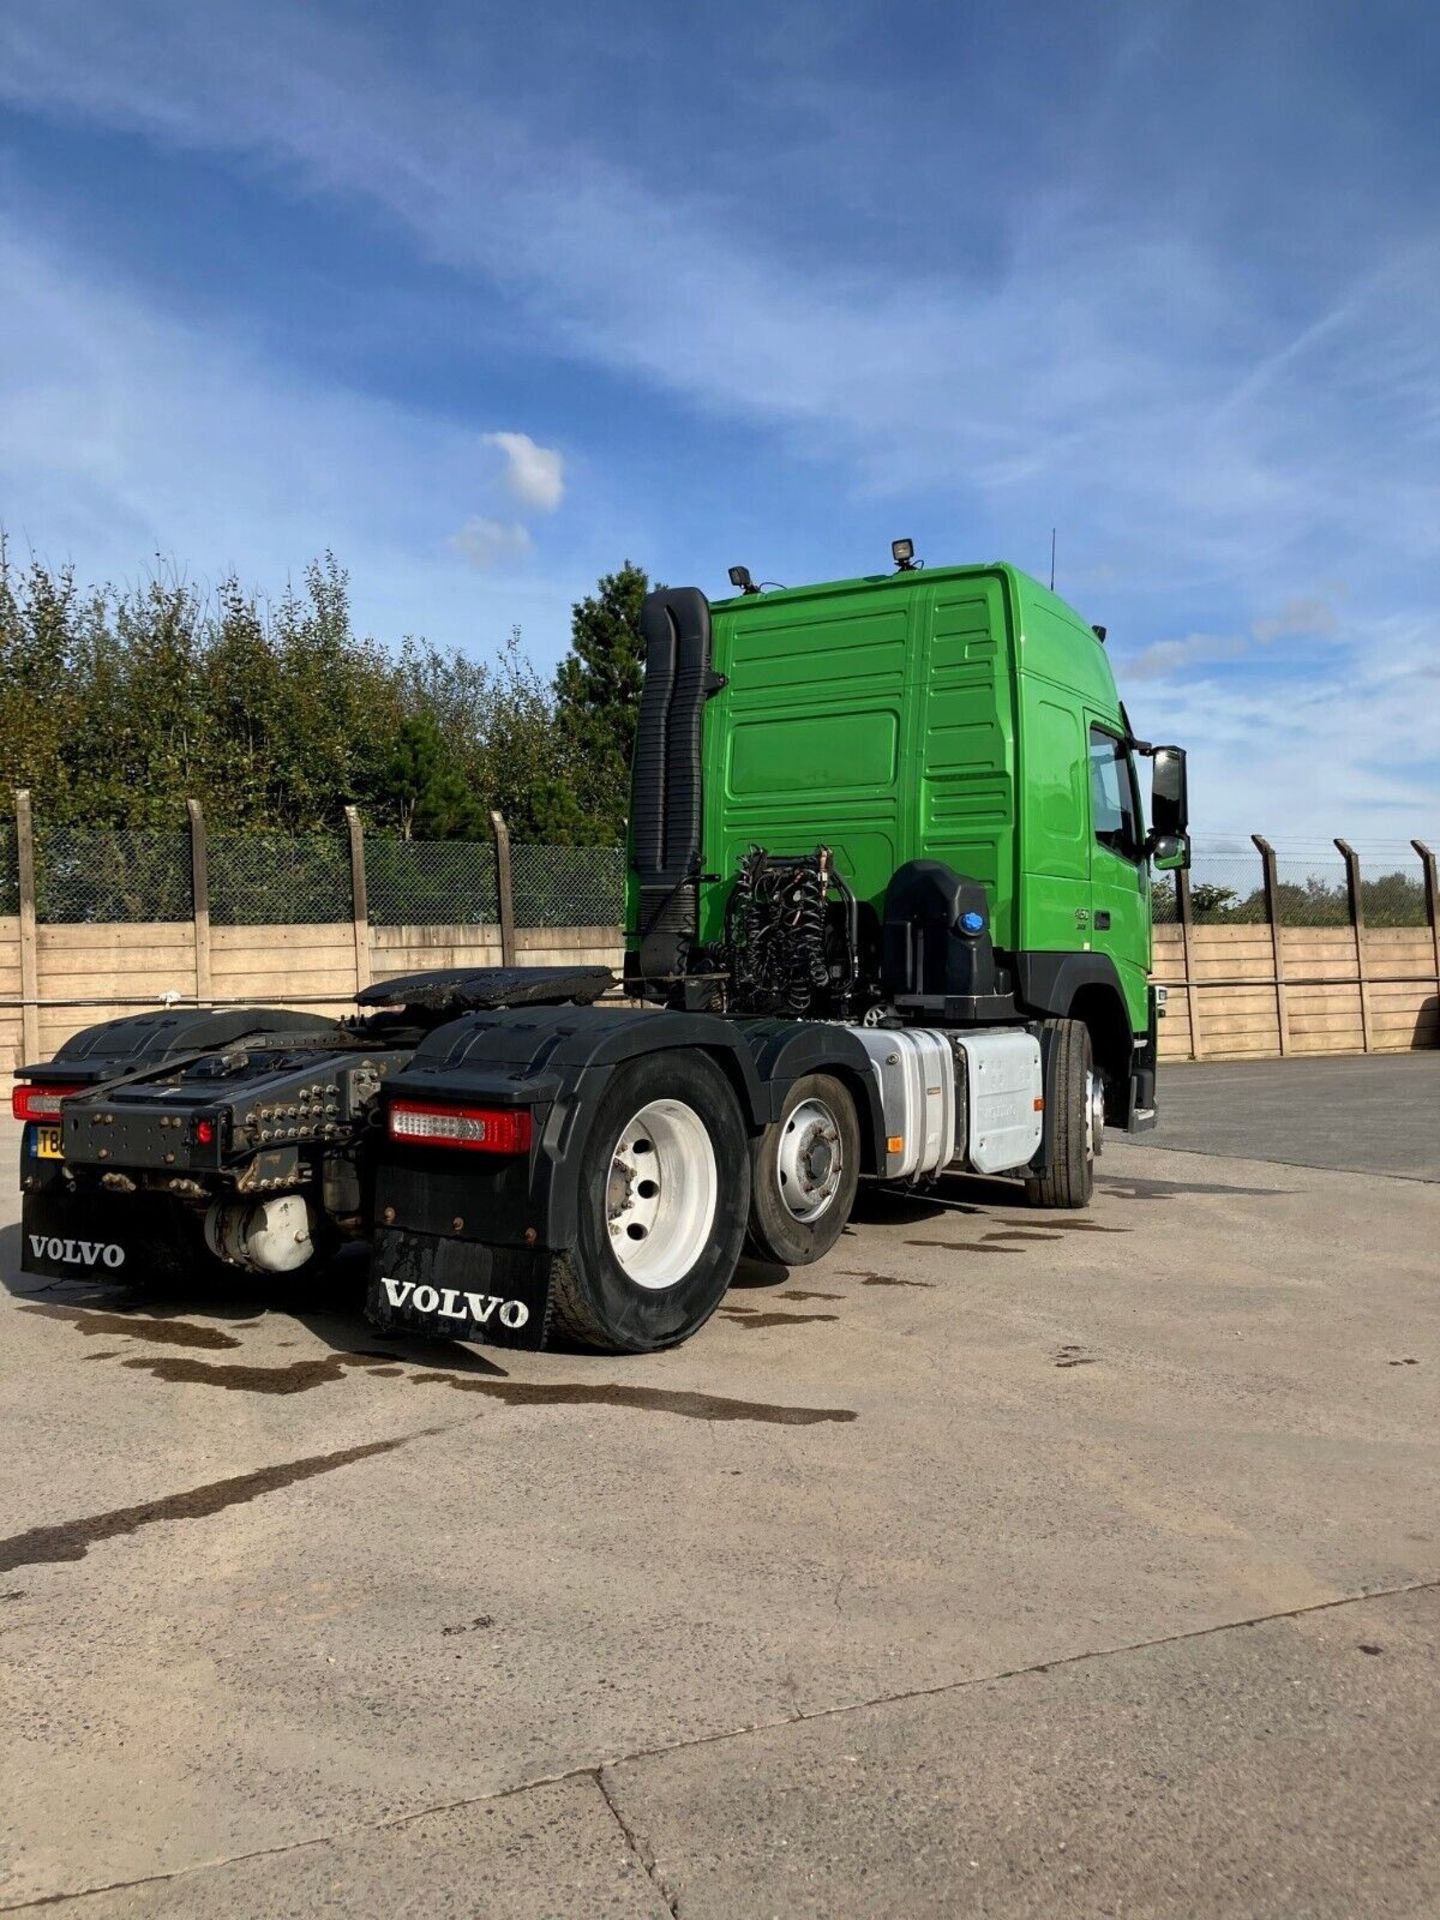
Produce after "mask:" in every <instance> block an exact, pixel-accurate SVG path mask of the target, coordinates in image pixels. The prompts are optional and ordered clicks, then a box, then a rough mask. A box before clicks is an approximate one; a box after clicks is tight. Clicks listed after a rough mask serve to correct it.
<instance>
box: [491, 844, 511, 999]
mask: <svg viewBox="0 0 1440 1920" xmlns="http://www.w3.org/2000/svg"><path fill="white" fill-rule="evenodd" d="M490 825H491V826H492V827H493V828H494V829H495V879H496V885H497V887H498V890H499V894H500V964H501V965H502V966H504V967H513V966H514V964H515V893H514V888H513V885H512V882H511V878H510V829H509V827H507V826H506V824H505V816H504V814H503V813H501V811H500V809H499V808H498V807H494V808H492V809H491V812H490Z"/></svg>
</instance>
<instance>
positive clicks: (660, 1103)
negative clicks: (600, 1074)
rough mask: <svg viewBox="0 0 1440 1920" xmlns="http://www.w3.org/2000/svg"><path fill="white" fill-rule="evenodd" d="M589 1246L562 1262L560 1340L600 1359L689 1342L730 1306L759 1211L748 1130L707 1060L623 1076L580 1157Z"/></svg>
mask: <svg viewBox="0 0 1440 1920" xmlns="http://www.w3.org/2000/svg"><path fill="white" fill-rule="evenodd" d="M579 1182H580V1194H579V1211H580V1221H579V1235H578V1238H577V1242H576V1246H575V1250H574V1252H573V1253H569V1254H562V1255H559V1256H557V1258H556V1266H555V1273H554V1275H553V1278H552V1289H551V1292H552V1303H553V1305H552V1316H553V1317H552V1327H553V1330H554V1331H555V1332H556V1333H558V1334H560V1335H562V1336H563V1337H566V1338H568V1339H571V1340H574V1341H577V1342H578V1343H579V1344H580V1345H582V1346H586V1347H591V1348H593V1349H595V1350H596V1351H598V1352H602V1353H653V1352H655V1351H656V1349H657V1348H661V1347H673V1346H675V1345H677V1344H678V1343H679V1342H680V1341H682V1340H688V1339H689V1338H690V1336H691V1334H692V1333H695V1332H697V1331H698V1330H699V1328H701V1327H702V1326H704V1324H705V1322H706V1321H707V1320H708V1319H709V1318H710V1316H711V1314H712V1313H713V1312H714V1311H715V1309H716V1307H718V1306H719V1304H720V1302H721V1301H722V1300H723V1299H724V1297H725V1291H726V1288H727V1287H728V1286H729V1285H730V1281H731V1278H732V1276H733V1274H734V1272H735V1266H736V1262H737V1261H738V1260H739V1257H740V1247H741V1243H742V1241H743V1239H744V1234H745V1222H746V1215H747V1213H748V1210H749V1204H750V1162H749V1156H748V1152H747V1140H746V1135H745V1127H744V1123H743V1121H742V1120H741V1117H740V1108H739V1105H738V1103H737V1101H736V1098H735V1094H734V1092H733V1090H732V1089H731V1086H730V1083H729V1081H728V1080H727V1079H726V1078H725V1075H724V1074H723V1073H722V1072H721V1070H720V1068H719V1067H717V1066H716V1065H715V1063H714V1061H713V1060H711V1059H709V1058H708V1056H706V1055H705V1054H702V1053H695V1052H682V1051H676V1052H673V1053H655V1054H642V1055H641V1056H640V1057H639V1058H638V1059H635V1060H630V1061H627V1062H626V1063H625V1065H624V1066H622V1067H620V1068H618V1069H617V1070H616V1072H615V1074H614V1075H613V1077H612V1078H611V1080H610V1083H609V1085H608V1086H607V1088H606V1089H605V1092H604V1093H603V1094H602V1095H601V1097H600V1100H599V1103H598V1105H597V1107H596V1112H595V1119H594V1123H593V1125H592V1126H591V1128H590V1131H589V1134H588V1137H587V1139H586V1142H585V1145H584V1148H583V1149H582V1158H581V1165H580V1169H579Z"/></svg>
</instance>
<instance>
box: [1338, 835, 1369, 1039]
mask: <svg viewBox="0 0 1440 1920" xmlns="http://www.w3.org/2000/svg"><path fill="white" fill-rule="evenodd" d="M1335 845H1336V846H1337V847H1338V848H1339V850H1340V854H1341V857H1342V858H1343V859H1344V862H1345V891H1346V893H1347V895H1348V896H1349V900H1350V931H1351V934H1352V936H1353V938H1354V941H1355V982H1356V986H1357V989H1358V991H1359V994H1360V1045H1361V1048H1362V1050H1363V1051H1364V1052H1366V1053H1369V1052H1371V1051H1372V1049H1371V1046H1370V996H1369V994H1368V993H1367V992H1366V991H1365V903H1364V901H1363V900H1362V899H1361V897H1360V856H1359V854H1358V853H1356V851H1355V849H1354V848H1353V847H1352V846H1351V845H1350V842H1349V841H1348V840H1337V841H1336V842H1335Z"/></svg>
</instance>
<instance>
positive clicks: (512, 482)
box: [485, 433, 565, 513]
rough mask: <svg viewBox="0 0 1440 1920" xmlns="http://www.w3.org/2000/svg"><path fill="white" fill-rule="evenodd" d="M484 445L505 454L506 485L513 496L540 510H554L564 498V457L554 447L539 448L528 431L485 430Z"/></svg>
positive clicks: (549, 511)
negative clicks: (499, 431) (489, 431)
mask: <svg viewBox="0 0 1440 1920" xmlns="http://www.w3.org/2000/svg"><path fill="white" fill-rule="evenodd" d="M485 444H486V446H487V447H498V448H499V449H500V451H501V453H503V454H504V456H505V484H506V486H507V487H508V488H509V489H510V492H511V493H512V494H513V495H514V497H515V498H516V499H517V500H519V501H520V502H521V504H522V505H524V506H527V507H534V508H536V509H537V510H538V511H539V512H541V513H553V512H554V511H555V509H556V508H557V507H558V506H559V504H560V502H561V501H562V500H563V499H564V498H565V460H564V456H563V455H562V454H560V453H558V452H557V451H556V449H555V448H554V447H539V446H537V445H536V444H535V442H534V441H533V440H532V439H531V438H530V436H529V434H528V433H487V434H486V435H485Z"/></svg>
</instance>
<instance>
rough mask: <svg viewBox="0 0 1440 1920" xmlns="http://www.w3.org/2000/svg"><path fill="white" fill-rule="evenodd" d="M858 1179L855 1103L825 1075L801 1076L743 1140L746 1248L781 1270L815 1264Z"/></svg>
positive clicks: (839, 1225)
mask: <svg viewBox="0 0 1440 1920" xmlns="http://www.w3.org/2000/svg"><path fill="white" fill-rule="evenodd" d="M859 1179H860V1122H859V1121H858V1120H857V1119H856V1117H855V1102H854V1101H853V1100H852V1099H851V1098H850V1095H849V1094H848V1093H847V1092H846V1091H845V1088H844V1087H843V1086H842V1085H841V1084H840V1082H839V1081H838V1080H836V1079H834V1078H832V1076H831V1075H830V1074H828V1073H809V1074H806V1076H805V1077H804V1079H803V1080H797V1081H796V1082H795V1084H794V1086H793V1087H791V1089H790V1091H789V1093H788V1094H787V1095H786V1096H785V1106H784V1109H783V1110H782V1112H781V1115H780V1118H779V1119H778V1120H775V1121H772V1123H771V1124H770V1125H769V1126H768V1127H766V1129H765V1131H764V1132H763V1133H762V1134H761V1135H760V1137H759V1139H758V1140H752V1141H751V1143H750V1228H749V1232H748V1234H747V1236H746V1238H747V1244H748V1246H749V1248H750V1251H751V1252H752V1253H754V1254H755V1255H756V1256H757V1257H758V1258H759V1259H761V1260H775V1261H778V1262H779V1264H780V1265H781V1266H784V1267H805V1266H808V1265H809V1264H810V1262H811V1261H812V1260H818V1259H819V1258H820V1256H821V1255H822V1254H825V1253H828V1252H829V1251H830V1249H831V1247H833V1246H834V1244H835V1242H836V1241H837V1240H838V1239H839V1238H840V1234H841V1231H842V1229H843V1228H844V1225H845V1222H846V1221H847V1220H848V1219H849V1218H850V1208H851V1206H852V1205H853V1203H854V1200H855V1188H856V1185H857V1184H858V1182H859Z"/></svg>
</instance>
